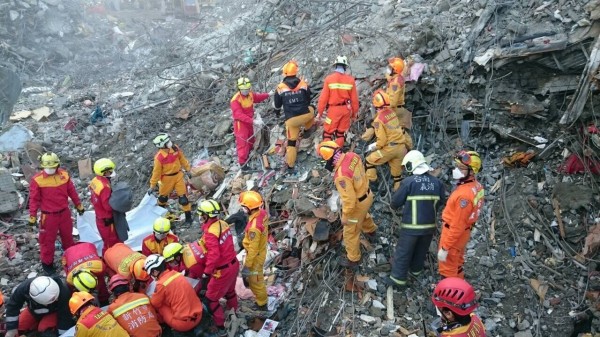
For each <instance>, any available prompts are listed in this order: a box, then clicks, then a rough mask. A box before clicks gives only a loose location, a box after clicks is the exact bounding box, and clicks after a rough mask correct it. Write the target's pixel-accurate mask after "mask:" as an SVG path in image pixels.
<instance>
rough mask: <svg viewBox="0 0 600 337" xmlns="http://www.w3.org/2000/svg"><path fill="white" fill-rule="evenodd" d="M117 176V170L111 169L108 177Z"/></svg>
mask: <svg viewBox="0 0 600 337" xmlns="http://www.w3.org/2000/svg"><path fill="white" fill-rule="evenodd" d="M116 176H117V172H115V171H114V170H113V171H112V173H111V174H110V175H109V177H110V178H114V177H116Z"/></svg>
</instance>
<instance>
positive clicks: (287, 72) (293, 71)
mask: <svg viewBox="0 0 600 337" xmlns="http://www.w3.org/2000/svg"><path fill="white" fill-rule="evenodd" d="M282 73H283V76H285V77H287V76H296V75H298V63H297V62H296V60H291V61H290V62H288V63H286V64H285V65H284V66H283V68H282Z"/></svg>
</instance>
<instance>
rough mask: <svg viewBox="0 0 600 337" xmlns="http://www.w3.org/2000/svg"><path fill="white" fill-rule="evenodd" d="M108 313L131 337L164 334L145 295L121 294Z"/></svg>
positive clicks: (151, 336) (154, 336) (109, 307)
mask: <svg viewBox="0 0 600 337" xmlns="http://www.w3.org/2000/svg"><path fill="white" fill-rule="evenodd" d="M107 311H108V313H110V314H111V315H113V317H114V318H115V319H116V320H117V322H119V325H121V327H123V329H125V330H126V331H127V333H128V334H129V336H131V337H158V336H160V335H161V333H162V328H161V327H160V324H158V316H157V315H156V311H155V310H154V307H152V305H151V304H150V298H148V296H146V295H144V294H140V293H124V294H121V295H119V297H117V298H115V300H114V302H112V303H111V304H110V305H109V306H108V310H107Z"/></svg>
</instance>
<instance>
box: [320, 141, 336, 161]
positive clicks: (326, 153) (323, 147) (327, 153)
mask: <svg viewBox="0 0 600 337" xmlns="http://www.w3.org/2000/svg"><path fill="white" fill-rule="evenodd" d="M339 148H340V146H339V145H338V144H337V143H336V142H334V141H332V140H327V141H324V142H321V144H319V146H318V147H317V154H319V157H321V158H323V159H324V160H329V159H331V158H333V155H334V154H335V152H336V151H337V150H338V149H339Z"/></svg>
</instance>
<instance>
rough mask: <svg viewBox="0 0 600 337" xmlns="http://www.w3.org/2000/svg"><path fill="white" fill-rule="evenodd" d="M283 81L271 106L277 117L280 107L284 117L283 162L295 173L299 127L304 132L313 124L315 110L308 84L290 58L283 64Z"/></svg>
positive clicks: (279, 113)
mask: <svg viewBox="0 0 600 337" xmlns="http://www.w3.org/2000/svg"><path fill="white" fill-rule="evenodd" d="M282 73H283V81H282V82H281V83H279V85H278V86H277V90H275V96H274V97H273V107H274V108H275V114H276V115H277V117H279V116H280V115H281V108H283V114H284V117H285V132H286V137H287V148H286V152H285V162H286V164H287V168H288V173H289V174H292V175H293V174H294V173H295V169H294V167H295V165H296V154H297V151H298V150H297V145H296V141H297V140H298V136H299V135H300V129H301V128H302V127H304V131H305V132H306V131H307V130H309V129H310V128H312V126H313V124H314V116H315V111H314V107H312V106H310V100H311V92H310V88H309V86H308V84H307V83H306V82H305V81H304V80H303V79H300V78H298V76H297V75H298V63H296V61H294V60H291V61H289V62H288V63H286V64H285V65H284V66H283V69H282Z"/></svg>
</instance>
